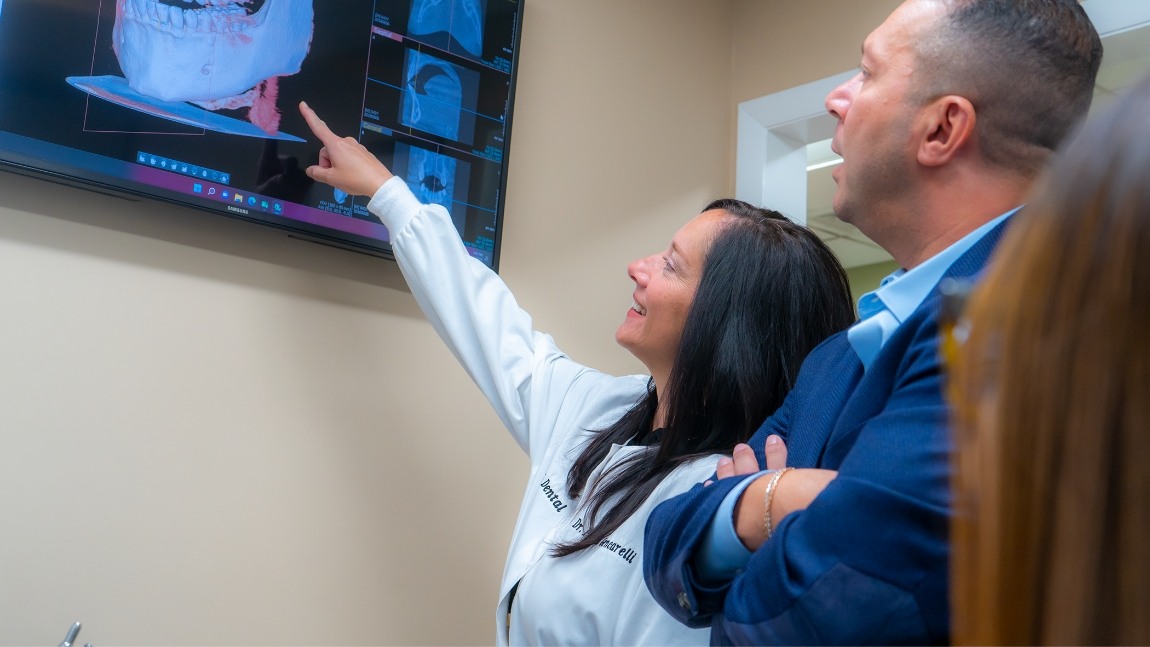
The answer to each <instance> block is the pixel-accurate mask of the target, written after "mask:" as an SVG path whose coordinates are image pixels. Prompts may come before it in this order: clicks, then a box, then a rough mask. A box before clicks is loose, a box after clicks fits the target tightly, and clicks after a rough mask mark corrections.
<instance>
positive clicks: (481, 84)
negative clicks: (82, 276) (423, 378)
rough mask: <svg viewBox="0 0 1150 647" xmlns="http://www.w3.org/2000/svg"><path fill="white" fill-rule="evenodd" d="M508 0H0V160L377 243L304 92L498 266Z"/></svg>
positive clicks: (507, 122) (513, 3) (510, 82)
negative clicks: (336, 181)
mask: <svg viewBox="0 0 1150 647" xmlns="http://www.w3.org/2000/svg"><path fill="white" fill-rule="evenodd" d="M523 4H524V1H523V0H0V168H2V169H5V170H9V171H15V172H20V173H26V174H33V175H38V176H43V177H48V178H50V179H55V180H58V181H61V182H65V183H69V184H75V185H79V186H86V187H89V188H97V189H100V190H111V191H113V192H117V193H124V194H131V195H133V196H143V197H145V198H154V199H157V200H162V201H167V202H174V203H178V204H182V205H186V206H190V207H194V208H197V209H202V210H206V211H209V212H213V213H215V214H222V215H227V216H232V217H236V218H241V219H245V220H249V221H252V222H255V223H260V224H262V225H269V226H272V227H276V228H279V229H281V230H284V231H286V232H287V233H289V234H290V235H294V236H298V237H301V238H305V239H309V240H315V241H317V242H323V243H328V244H332V245H336V246H339V247H345V248H349V249H353V250H358V251H363V252H367V253H370V254H376V255H380V256H390V254H391V249H390V246H389V244H388V233H387V230H386V228H385V227H384V226H383V225H382V224H381V223H380V221H379V220H378V219H377V218H375V217H374V216H372V215H371V214H370V213H368V211H367V209H366V204H367V200H366V198H357V197H352V196H348V195H346V194H343V193H342V192H340V191H338V190H335V189H332V188H331V187H328V186H326V185H322V184H317V183H315V182H313V181H311V180H310V179H309V178H308V177H307V176H306V174H305V173H304V171H303V169H304V168H306V166H308V165H309V164H313V163H315V160H316V159H317V157H318V152H319V144H318V141H317V140H316V139H315V137H314V136H312V135H311V133H310V131H309V130H308V128H307V126H306V124H305V123H304V121H303V119H302V117H301V116H300V114H299V111H298V108H297V106H298V104H299V102H300V100H306V101H307V102H308V104H309V105H311V106H312V107H313V108H315V110H316V111H317V112H318V113H319V114H320V116H321V117H322V118H323V119H324V120H325V121H326V122H327V123H328V125H329V126H330V127H331V128H332V130H334V131H335V132H336V133H338V134H341V135H350V136H354V137H357V138H358V139H359V140H360V141H361V142H362V143H363V144H364V145H365V146H367V147H368V148H369V149H370V150H372V152H374V153H375V154H376V155H377V156H379V158H380V159H381V160H383V161H384V163H385V164H387V165H388V166H389V167H390V168H391V169H392V171H393V172H394V173H395V174H396V175H398V176H400V177H402V178H404V179H405V180H406V181H407V183H408V185H409V186H410V187H411V188H412V190H413V191H414V192H415V193H416V195H417V196H419V198H420V199H421V200H423V201H424V202H428V203H432V202H434V203H440V204H443V205H444V206H445V207H446V208H447V209H448V211H449V212H450V213H451V217H452V220H453V221H454V222H455V225H456V228H457V229H458V230H459V233H460V236H461V238H462V239H463V242H464V244H465V245H466V246H467V249H468V250H469V251H470V253H471V254H472V255H473V256H475V257H477V258H479V259H480V260H482V261H483V262H485V263H486V264H487V265H489V266H490V267H492V268H493V269H498V262H499V243H500V237H501V231H500V228H501V225H502V213H503V196H504V193H505V187H506V177H507V145H508V140H509V136H510V127H511V107H512V99H513V96H514V86H515V71H516V68H517V60H518V56H517V54H518V51H519V35H520V27H521V25H522V12H523Z"/></svg>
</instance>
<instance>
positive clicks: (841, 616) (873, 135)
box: [643, 0, 1102, 645]
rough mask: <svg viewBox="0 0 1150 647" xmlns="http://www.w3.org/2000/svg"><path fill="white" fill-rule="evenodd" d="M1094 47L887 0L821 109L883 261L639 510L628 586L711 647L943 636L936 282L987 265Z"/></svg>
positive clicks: (943, 441)
mask: <svg viewBox="0 0 1150 647" xmlns="http://www.w3.org/2000/svg"><path fill="white" fill-rule="evenodd" d="M1101 56H1102V45H1101V41H1100V39H1099V37H1098V34H1097V32H1096V31H1095V29H1094V28H1093V26H1092V25H1091V24H1090V21H1089V19H1088V18H1087V17H1086V14H1085V12H1083V10H1082V8H1081V7H1080V6H1079V4H1078V3H1077V2H1076V1H1075V0H907V1H906V2H904V3H903V4H902V5H900V6H899V7H898V8H897V9H896V10H895V11H894V13H892V14H891V15H890V17H888V18H887V20H886V21H885V22H883V24H882V25H880V26H879V27H878V28H877V29H875V31H873V32H872V33H871V34H870V36H868V37H867V39H866V41H865V42H864V44H863V51H862V62H861V65H860V71H859V73H858V74H857V75H856V76H854V77H853V78H851V79H850V80H848V81H846V82H845V83H843V84H842V85H841V86H839V87H838V88H836V89H835V90H833V91H832V92H831V93H830V94H829V95H828V96H827V99H826V106H827V110H828V111H829V112H830V114H831V115H832V116H834V117H835V118H836V119H837V120H838V124H837V126H836V129H835V135H834V140H833V145H832V148H833V149H834V150H835V151H836V152H837V153H839V154H840V155H841V156H842V158H843V163H842V164H841V165H840V166H839V167H837V168H836V169H835V171H834V179H835V182H836V184H837V188H836V192H835V198H834V209H835V213H836V215H837V216H838V217H839V218H840V219H842V220H844V221H846V222H850V223H852V224H854V225H855V226H857V227H858V228H859V229H860V230H862V231H863V233H865V234H866V235H867V236H869V237H870V238H871V239H872V240H874V241H875V242H877V243H878V244H880V245H882V246H883V248H885V249H886V250H887V251H888V252H890V253H891V255H892V256H893V257H894V259H895V260H896V261H897V262H898V263H899V265H900V267H901V268H902V269H900V270H899V271H897V272H895V273H894V274H892V275H891V276H889V277H887V278H886V279H885V280H884V281H883V284H882V286H880V287H879V288H878V289H877V290H875V291H874V292H871V293H868V294H866V295H864V296H863V297H862V298H861V299H860V301H859V314H860V317H861V320H860V322H859V323H857V324H855V326H853V327H852V328H851V329H850V330H848V331H846V332H844V333H840V334H838V335H836V336H834V337H832V338H830V339H828V340H827V341H825V342H824V343H823V344H822V345H821V346H819V347H818V348H817V349H815V350H814V351H813V352H812V353H811V355H810V356H809V357H808V358H807V360H806V362H805V363H804V364H803V368H802V371H801V373H800V375H799V377H798V380H797V382H796V384H795V386H794V388H793V389H792V391H791V393H790V395H789V396H788V397H787V400H786V401H785V402H784V404H783V406H782V407H781V408H780V409H779V410H778V411H777V412H776V413H775V414H774V415H773V416H771V417H770V418H769V419H768V420H767V421H766V422H765V423H764V424H763V426H762V427H761V428H760V429H759V431H758V432H757V433H756V434H755V436H754V437H753V438H752V439H751V440H750V441H749V445H740V446H739V447H736V449H735V451H734V454H733V457H732V458H731V459H724V460H723V461H721V462H720V465H719V468H718V471H717V476H716V479H717V480H716V481H715V482H708V483H707V484H700V485H697V486H695V488H693V489H692V490H690V491H689V492H687V493H685V494H683V495H681V496H679V497H677V498H675V499H672V500H670V501H667V502H666V503H664V504H662V505H661V506H660V507H658V508H657V509H656V510H655V512H654V514H653V515H652V516H651V518H650V519H649V521H648V524H647V535H646V540H645V544H644V555H643V560H644V564H643V567H644V575H645V577H646V580H647V585H648V587H649V588H650V589H651V592H652V593H653V594H654V595H655V597H656V599H658V600H659V602H660V603H661V604H662V605H663V606H664V607H665V608H666V609H667V610H668V611H669V612H670V613H671V614H672V615H674V616H675V617H676V618H678V619H679V620H680V621H682V622H684V623H686V624H688V625H691V626H707V625H710V626H711V627H712V642H714V643H717V644H726V643H734V644H759V645H762V644H815V643H822V644H867V643H869V644H907V643H914V644H935V643H946V642H948V640H949V632H950V628H949V609H948V602H947V600H948V573H947V569H948V563H947V554H948V549H947V544H948V532H949V529H948V517H949V510H950V484H949V478H950V472H949V451H950V447H951V443H950V439H949V437H948V432H947V408H946V404H945V401H944V398H943V390H942V387H943V375H942V366H941V360H940V357H939V350H938V332H939V330H938V312H939V302H940V295H939V284H940V282H942V281H943V280H944V279H946V278H948V277H950V278H959V279H963V278H970V277H973V276H975V275H976V274H977V273H978V272H979V271H980V270H981V269H982V267H983V266H984V265H985V264H986V262H987V259H988V258H989V256H990V254H991V252H992V251H993V249H994V246H995V244H996V243H997V241H998V238H999V236H1000V234H1001V233H1002V230H1003V228H1004V227H1005V226H1006V224H1007V222H1008V220H1009V216H1010V214H1011V213H1013V212H1014V211H1015V210H1016V209H1017V208H1018V207H1019V206H1020V205H1021V204H1022V203H1023V201H1024V200H1025V196H1026V192H1027V191H1028V189H1029V187H1030V186H1031V183H1032V181H1033V180H1034V178H1035V177H1036V175H1037V174H1038V172H1039V171H1040V169H1041V167H1042V166H1043V164H1044V162H1045V161H1046V159H1047V157H1048V156H1049V155H1050V153H1051V152H1052V151H1053V149H1054V148H1055V147H1056V146H1058V144H1059V143H1060V142H1061V141H1062V139H1063V138H1064V137H1065V136H1066V135H1067V134H1068V133H1069V132H1070V131H1071V129H1072V128H1073V126H1074V124H1075V123H1077V121H1078V120H1079V119H1080V118H1082V117H1083V116H1084V115H1085V113H1086V111H1087V110H1088V108H1089V105H1090V99H1091V96H1092V92H1093V87H1094V77H1095V75H1096V73H1097V71H1098V66H1099V64H1100V62H1101ZM768 439H769V440H768ZM780 440H781V441H782V442H779V441H780ZM752 448H753V449H752ZM768 456H776V457H785V461H786V465H787V466H788V467H787V469H786V470H785V471H780V470H778V469H774V470H767V471H760V466H762V465H766V466H767V467H769V468H781V467H782V466H783V464H782V462H781V460H780V458H774V459H768ZM736 477H737V478H736Z"/></svg>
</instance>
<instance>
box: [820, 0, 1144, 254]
mask: <svg viewBox="0 0 1150 647" xmlns="http://www.w3.org/2000/svg"><path fill="white" fill-rule="evenodd" d="M1140 1H1144V0H1140ZM1103 44H1104V48H1105V52H1104V55H1103V57H1102V67H1101V69H1099V71H1098V82H1097V84H1096V86H1095V93H1094V105H1093V109H1097V108H1098V107H1099V106H1101V105H1104V104H1105V103H1106V102H1107V101H1108V100H1109V99H1110V98H1112V97H1113V96H1114V95H1115V94H1116V93H1118V92H1120V91H1121V90H1122V89H1123V88H1125V87H1127V86H1129V85H1131V84H1132V83H1134V82H1135V81H1137V80H1138V79H1139V78H1141V77H1142V75H1144V74H1146V73H1147V72H1150V26H1143V27H1140V28H1137V29H1131V30H1129V31H1124V32H1121V33H1117V34H1112V35H1109V36H1107V37H1106V38H1105V39H1104V41H1103ZM835 159H838V156H837V155H835V154H834V153H833V152H831V150H830V140H829V139H828V140H823V141H818V142H814V143H812V144H810V145H809V146H808V147H807V160H808V165H820V164H822V163H827V162H829V161H831V160H835ZM833 169H834V166H824V167H822V168H815V169H812V170H808V171H807V225H808V226H809V227H810V228H811V229H813V230H814V231H815V232H816V233H818V235H819V237H820V238H822V239H823V240H824V241H826V243H827V245H828V246H830V248H831V249H832V250H833V251H834V252H835V254H837V255H838V257H839V260H840V261H841V262H842V264H843V266H844V267H847V268H852V267H861V266H864V265H872V264H874V263H881V262H884V261H891V260H892V259H891V257H890V255H889V254H887V253H886V251H884V250H883V249H882V248H881V247H879V246H878V245H876V244H875V243H874V242H872V241H871V240H870V239H868V238H867V237H866V236H864V235H863V234H862V232H860V231H859V230H858V229H856V228H855V227H854V226H853V225H848V224H847V223H845V222H842V221H840V220H839V219H838V218H836V217H835V215H834V213H833V212H832V211H831V198H832V196H833V195H834V190H835V183H834V180H832V179H831V171H832V170H833Z"/></svg>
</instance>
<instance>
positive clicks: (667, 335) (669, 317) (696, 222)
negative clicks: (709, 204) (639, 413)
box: [615, 209, 728, 375]
mask: <svg viewBox="0 0 1150 647" xmlns="http://www.w3.org/2000/svg"><path fill="white" fill-rule="evenodd" d="M727 217H728V216H727V213H726V212H725V211H722V210H719V209H713V210H711V211H706V212H703V213H701V214H699V215H698V216H696V217H695V218H694V219H692V220H691V221H690V222H688V223H687V224H685V225H683V227H682V228H681V229H680V230H679V231H678V232H676V233H675V236H674V237H673V238H672V239H671V244H670V246H669V247H667V249H665V250H664V251H662V252H659V253H657V254H653V255H651V256H647V257H645V258H640V259H638V260H636V261H634V262H632V263H631V264H630V265H628V266H627V274H628V275H629V276H630V277H631V280H632V281H634V282H635V292H634V294H633V299H634V302H633V303H632V305H631V309H630V310H628V311H627V317H626V319H624V321H623V323H622V324H620V326H619V328H618V329H617V330H616V331H615V341H617V342H618V343H619V345H620V346H622V347H623V348H626V349H627V350H629V351H631V354H633V355H634V356H635V357H637V358H639V360H640V361H641V362H643V364H644V365H646V367H647V370H648V371H650V372H651V373H652V374H653V375H667V374H668V373H669V372H670V369H671V364H672V363H673V362H674V360H675V353H676V351H677V349H678V347H679V339H680V337H682V334H683V324H684V323H685V322H686V320H687V312H688V311H689V310H690V308H691V301H692V300H694V298H695V289H696V288H697V287H698V285H699V278H700V277H701V276H702V273H703V261H704V260H705V258H706V256H707V251H708V250H709V249H710V247H711V242H712V241H713V240H714V239H715V235H716V234H717V233H718V230H719V226H720V224H721V223H722V222H723V221H724V220H725V219H726V218H727Z"/></svg>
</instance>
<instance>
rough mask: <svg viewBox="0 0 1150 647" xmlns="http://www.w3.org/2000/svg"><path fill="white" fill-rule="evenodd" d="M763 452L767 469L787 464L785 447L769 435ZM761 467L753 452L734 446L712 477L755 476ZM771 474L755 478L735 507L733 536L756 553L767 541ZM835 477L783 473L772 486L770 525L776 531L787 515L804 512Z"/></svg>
mask: <svg viewBox="0 0 1150 647" xmlns="http://www.w3.org/2000/svg"><path fill="white" fill-rule="evenodd" d="M763 453H764V454H765V455H766V457H767V469H770V470H779V469H782V468H784V467H786V465H787V446H786V444H785V443H784V442H783V439H782V438H780V437H778V436H775V435H771V436H767V442H766V445H765V446H764V448H763ZM760 469H761V468H760V467H759V461H758V459H756V458H755V452H754V451H753V450H752V449H751V448H750V446H748V445H745V444H742V443H740V444H738V445H735V450H734V452H733V453H732V456H731V458H725V457H724V458H721V459H719V464H718V466H717V467H716V468H715V474H716V476H718V477H719V478H720V479H723V478H728V477H731V476H743V475H747V474H754V473H755V472H758V471H759V470H760ZM772 476H774V475H773V474H767V475H766V476H761V477H759V478H757V479H755V482H754V483H751V484H750V486H748V487H747V489H746V490H744V491H743V493H742V495H741V496H740V497H739V502H738V503H736V504H735V533H736V534H738V535H739V539H740V540H741V541H742V542H743V545H744V546H746V547H747V548H748V549H750V550H757V549H758V547H759V546H762V545H763V544H764V543H765V542H766V541H767V532H766V527H765V524H764V523H763V522H764V520H765V517H766V510H765V508H764V502H765V495H766V488H767V483H769V482H770V480H771V477H772ZM836 476H838V472H835V471H833V470H823V469H813V468H812V469H794V470H791V471H789V472H787V473H786V474H784V475H783V476H782V477H781V478H780V479H779V480H778V482H776V483H775V492H774V496H772V497H771V526H772V528H777V527H778V525H779V522H781V521H782V520H783V519H784V518H786V516H787V515H789V514H790V513H792V512H795V511H797V510H803V509H805V508H806V507H807V506H809V505H810V504H811V502H812V501H814V500H815V497H817V496H818V495H819V493H821V492H822V491H823V489H824V488H826V486H827V484H828V483H830V482H831V481H833V480H834V479H835V477H836Z"/></svg>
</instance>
